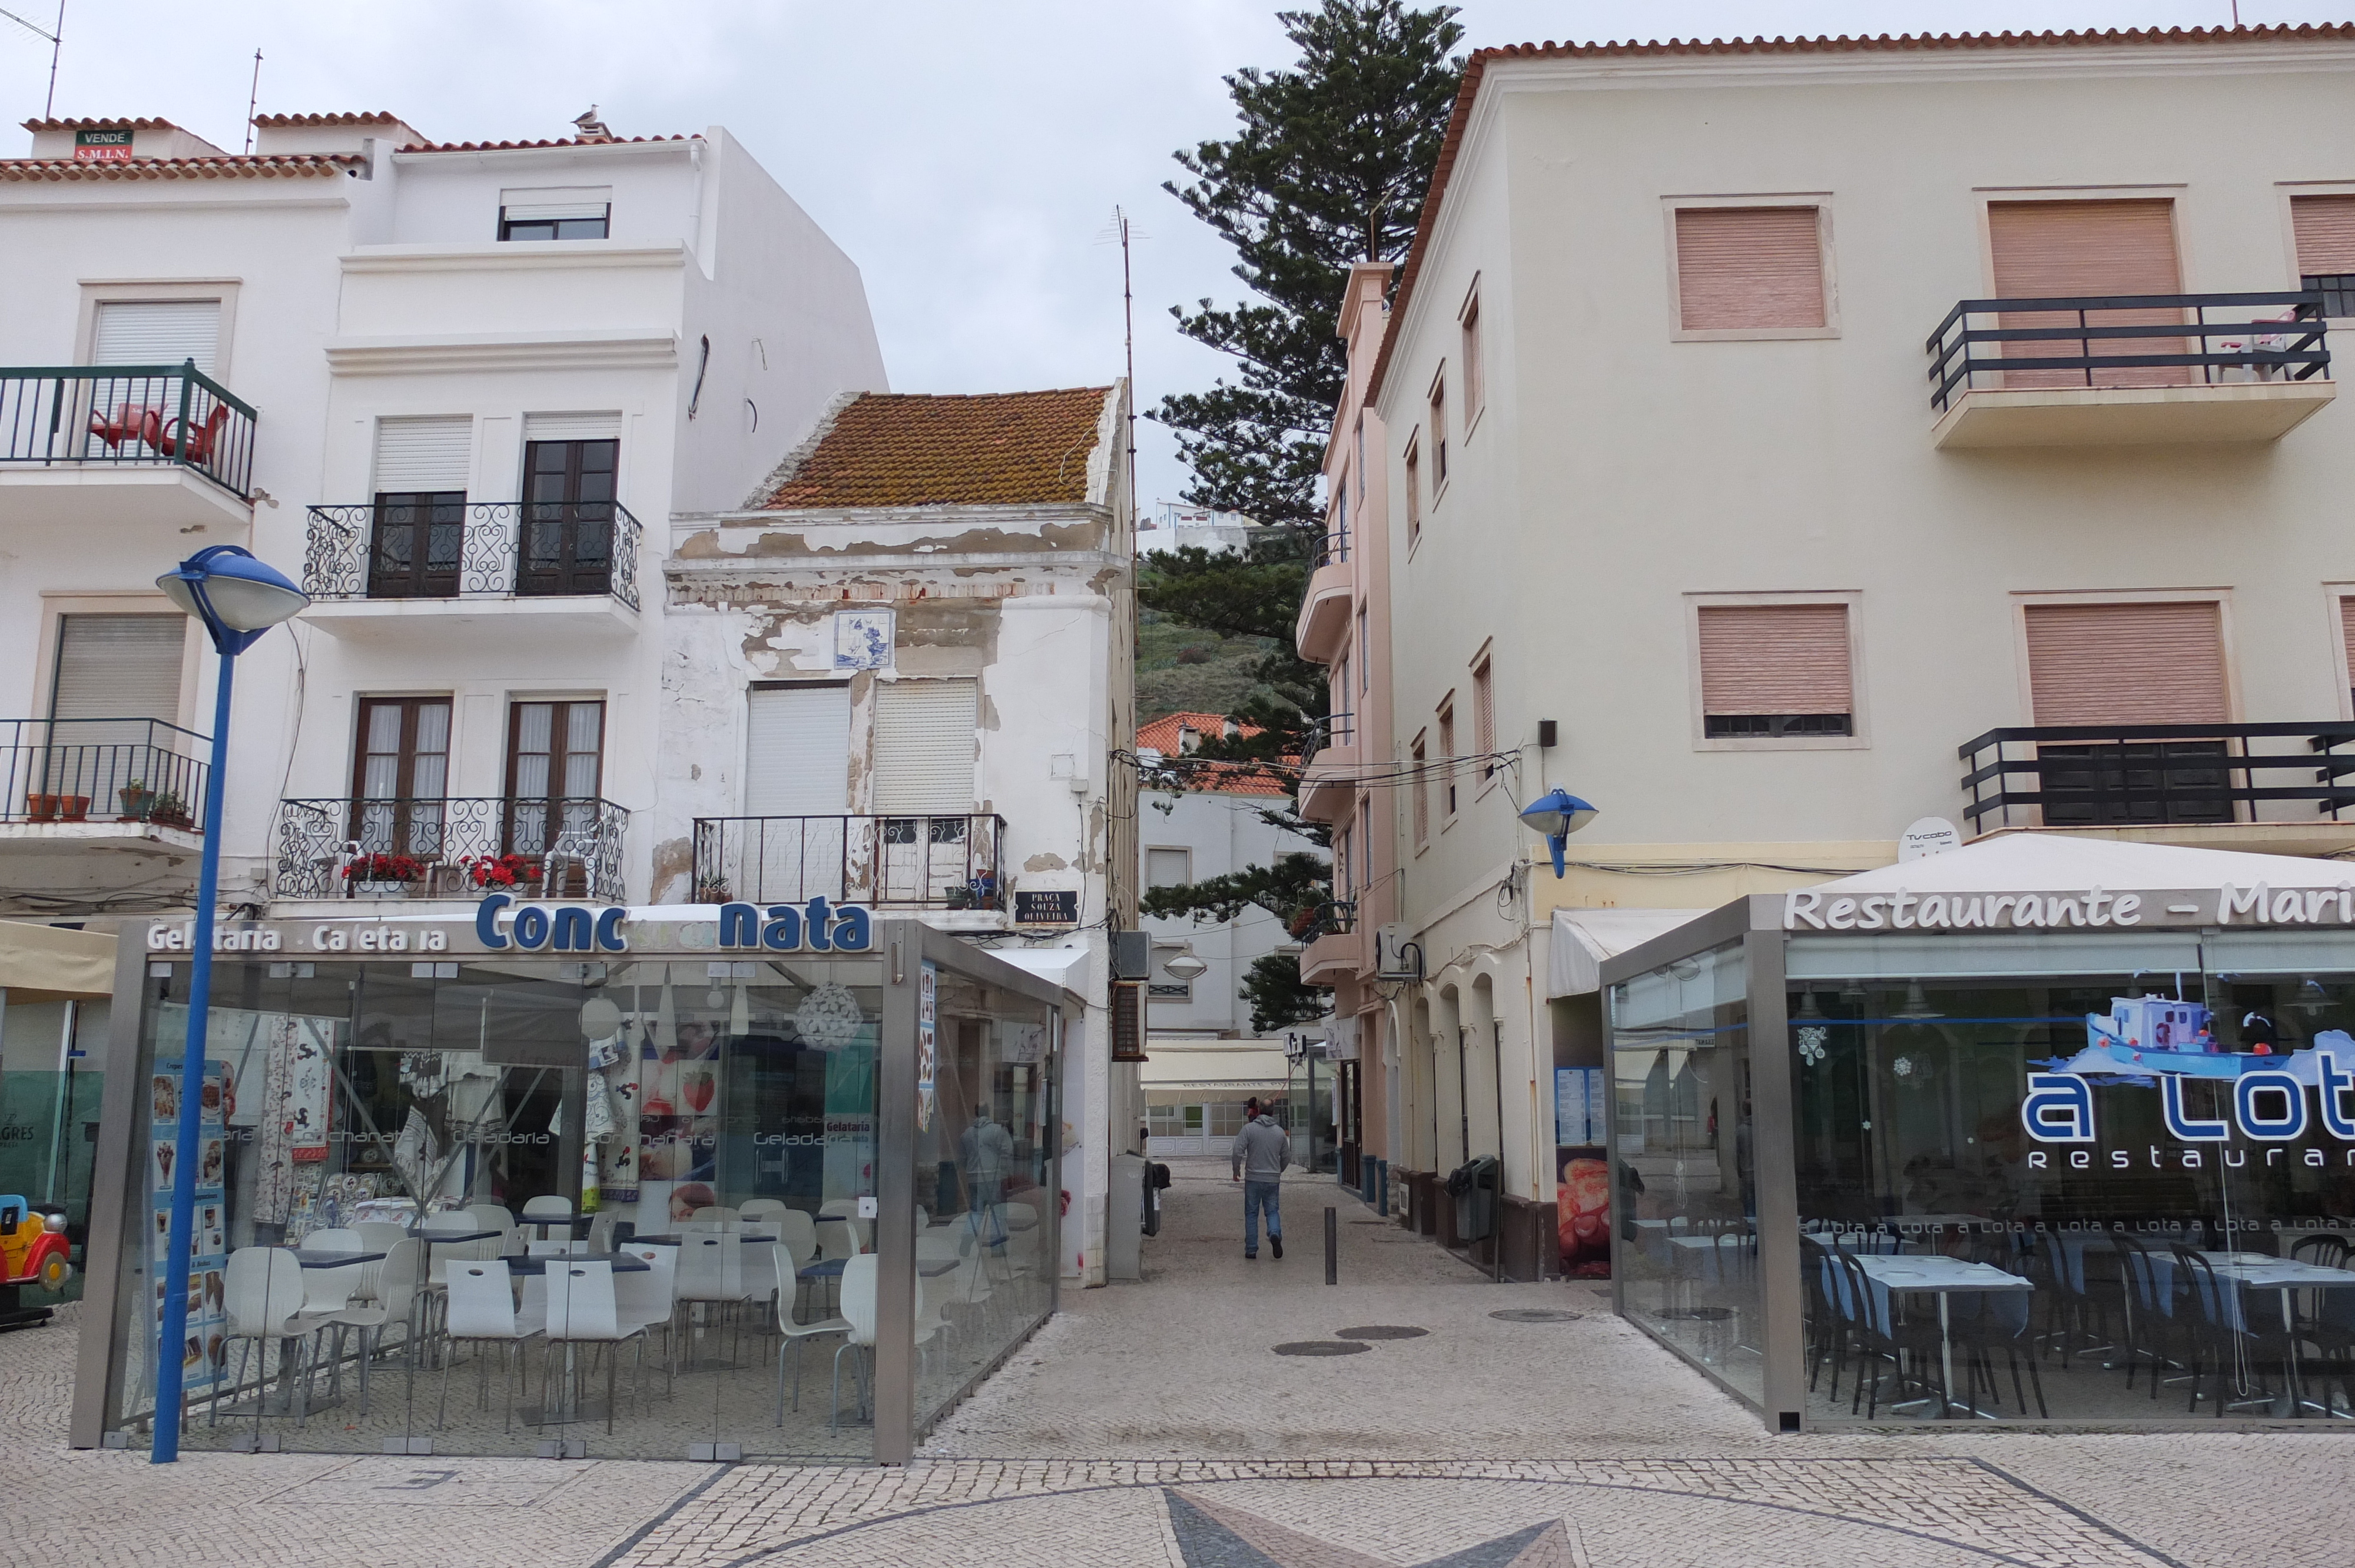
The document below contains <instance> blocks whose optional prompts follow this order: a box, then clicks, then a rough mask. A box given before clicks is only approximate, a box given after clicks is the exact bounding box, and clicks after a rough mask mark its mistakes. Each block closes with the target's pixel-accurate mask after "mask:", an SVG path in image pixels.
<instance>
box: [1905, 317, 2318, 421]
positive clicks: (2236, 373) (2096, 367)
mask: <svg viewBox="0 0 2355 1568" xmlns="http://www.w3.org/2000/svg"><path fill="white" fill-rule="evenodd" d="M2268 307H2270V308H2272V309H2273V310H2275V312H2276V314H2275V315H2274V316H2272V317H2264V316H2259V315H2258V314H2256V313H2257V312H2259V311H2261V310H2264V309H2267V308H2268ZM2211 312H2214V313H2218V315H2216V316H2213V317H2211ZM2327 333H2328V328H2327V325H2326V323H2324V321H2323V319H2322V296H2321V295H2319V294H2312V293H2299V294H2288V293H2270V294H2268V293H2259V294H2115V295H2107V296H2103V297H2098V298H2094V297H2085V298H2077V297H2072V298H2066V299H2036V300H1965V301H1963V302H1961V303H1960V304H1957V305H1956V306H1955V308H1954V309H1953V310H1951V311H1949V312H1947V313H1946V319H1945V321H1942V322H1940V323H1938V330H1937V331H1936V332H1934V333H1932V334H1930V340H1929V343H1928V344H1927V347H1928V350H1929V354H1930V406H1931V407H1932V408H1935V409H1936V410H1937V411H1938V412H1939V413H1941V414H1943V413H1945V411H1946V407H1947V404H1948V403H1949V402H1950V401H1951V400H1952V399H1953V397H1954V395H1955V393H1956V392H1957V391H1968V390H1970V389H1972V388H1973V387H2196V386H2216V385H2220V384H2225V383H2232V382H2253V381H2306V380H2310V379H2312V378H2313V377H2315V376H2328V375H2329V373H2330V349H2329V346H2328V343H2327V342H2326V341H2325V340H2326V336H2327Z"/></svg>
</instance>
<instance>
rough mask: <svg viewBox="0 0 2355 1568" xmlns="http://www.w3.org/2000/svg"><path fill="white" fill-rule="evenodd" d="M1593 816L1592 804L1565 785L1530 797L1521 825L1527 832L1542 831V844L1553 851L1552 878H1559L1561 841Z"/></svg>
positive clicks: (1584, 824)
mask: <svg viewBox="0 0 2355 1568" xmlns="http://www.w3.org/2000/svg"><path fill="white" fill-rule="evenodd" d="M1593 820H1594V808H1593V807H1592V806H1590V805H1588V804H1587V803H1586V802H1585V801H1583V800H1580V799H1579V798H1578V797H1577V796H1575V795H1573V794H1572V793H1571V792H1570V791H1569V790H1567V789H1551V790H1548V791H1547V792H1546V793H1545V794H1542V795H1540V796H1539V797H1538V798H1537V799H1536V800H1532V801H1530V802H1529V806H1528V807H1527V808H1526V809H1525V810H1523V811H1522V812H1521V822H1522V825H1523V826H1525V827H1527V828H1528V829H1529V831H1530V832H1534V833H1543V834H1544V835H1545V841H1546V847H1547V848H1548V849H1550V850H1551V851H1553V874H1554V880H1555V881H1557V882H1559V881H1561V875H1562V872H1563V870H1564V867H1563V865H1562V860H1561V853H1562V847H1563V846H1562V841H1563V840H1564V839H1567V838H1568V837H1570V835H1571V834H1572V833H1574V832H1578V830H1579V829H1581V828H1582V827H1584V826H1586V824H1587V823H1589V822H1591V821H1593Z"/></svg>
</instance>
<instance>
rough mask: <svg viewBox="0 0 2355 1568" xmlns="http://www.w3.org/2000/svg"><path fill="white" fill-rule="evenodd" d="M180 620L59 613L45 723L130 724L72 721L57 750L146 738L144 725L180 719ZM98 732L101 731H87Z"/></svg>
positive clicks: (183, 628)
mask: <svg viewBox="0 0 2355 1568" xmlns="http://www.w3.org/2000/svg"><path fill="white" fill-rule="evenodd" d="M187 636H188V618H187V617H186V616H185V615H181V614H178V613H176V612H175V613H173V614H170V615H61V616H59V618H58V667H57V674H56V675H55V677H54V678H53V679H52V680H51V682H50V685H49V716H50V717H51V718H53V719H135V720H139V721H142V722H140V723H136V724H132V725H127V726H123V728H122V730H121V731H120V733H117V732H116V731H115V728H114V726H100V725H91V724H77V725H75V726H73V731H74V733H71V734H69V733H67V732H65V731H62V730H61V731H59V734H58V736H57V742H58V744H59V745H60V746H81V745H93V744H108V743H112V742H123V743H128V744H133V745H136V744H141V743H144V742H145V741H146V740H147V738H148V737H147V734H146V730H147V726H146V724H145V723H144V721H145V720H149V719H155V720H160V721H161V722H163V723H165V724H177V723H179V722H180V670H181V664H182V661H183V659H184V657H185V655H186V648H187ZM100 730H104V731H106V732H107V733H105V734H97V733H93V732H95V731H100Z"/></svg>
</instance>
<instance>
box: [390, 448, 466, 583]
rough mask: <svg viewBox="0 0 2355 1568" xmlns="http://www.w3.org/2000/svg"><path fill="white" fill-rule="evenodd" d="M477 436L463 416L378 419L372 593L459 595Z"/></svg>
mask: <svg viewBox="0 0 2355 1568" xmlns="http://www.w3.org/2000/svg"><path fill="white" fill-rule="evenodd" d="M473 456H474V419H473V418H472V417H471V416H469V415H465V414H450V415H441V414H437V415H432V416H429V417H426V418H384V419H378V421H377V423H376V491H375V493H376V508H375V511H374V513H373V514H372V515H371V525H370V529H369V543H368V597H369V598H371V599H449V598H453V597H455V596H456V594H457V592H458V587H459V584H458V574H459V564H460V561H461V558H462V557H463V556H464V553H465V534H466V479H467V471H468V469H469V468H470V467H471V466H472V459H473Z"/></svg>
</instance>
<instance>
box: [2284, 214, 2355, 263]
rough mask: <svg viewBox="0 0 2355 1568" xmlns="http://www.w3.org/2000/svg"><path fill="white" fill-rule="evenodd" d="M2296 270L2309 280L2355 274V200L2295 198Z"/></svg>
mask: <svg viewBox="0 0 2355 1568" xmlns="http://www.w3.org/2000/svg"><path fill="white" fill-rule="evenodd" d="M2289 216H2290V224H2291V227H2292V228H2295V229H2296V232H2297V270H2299V271H2300V272H2302V273H2304V274H2305V275H2306V276H2307V277H2309V278H2315V277H2333V276H2343V275H2344V274H2346V273H2349V272H2355V196H2292V197H2290V202H2289Z"/></svg>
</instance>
